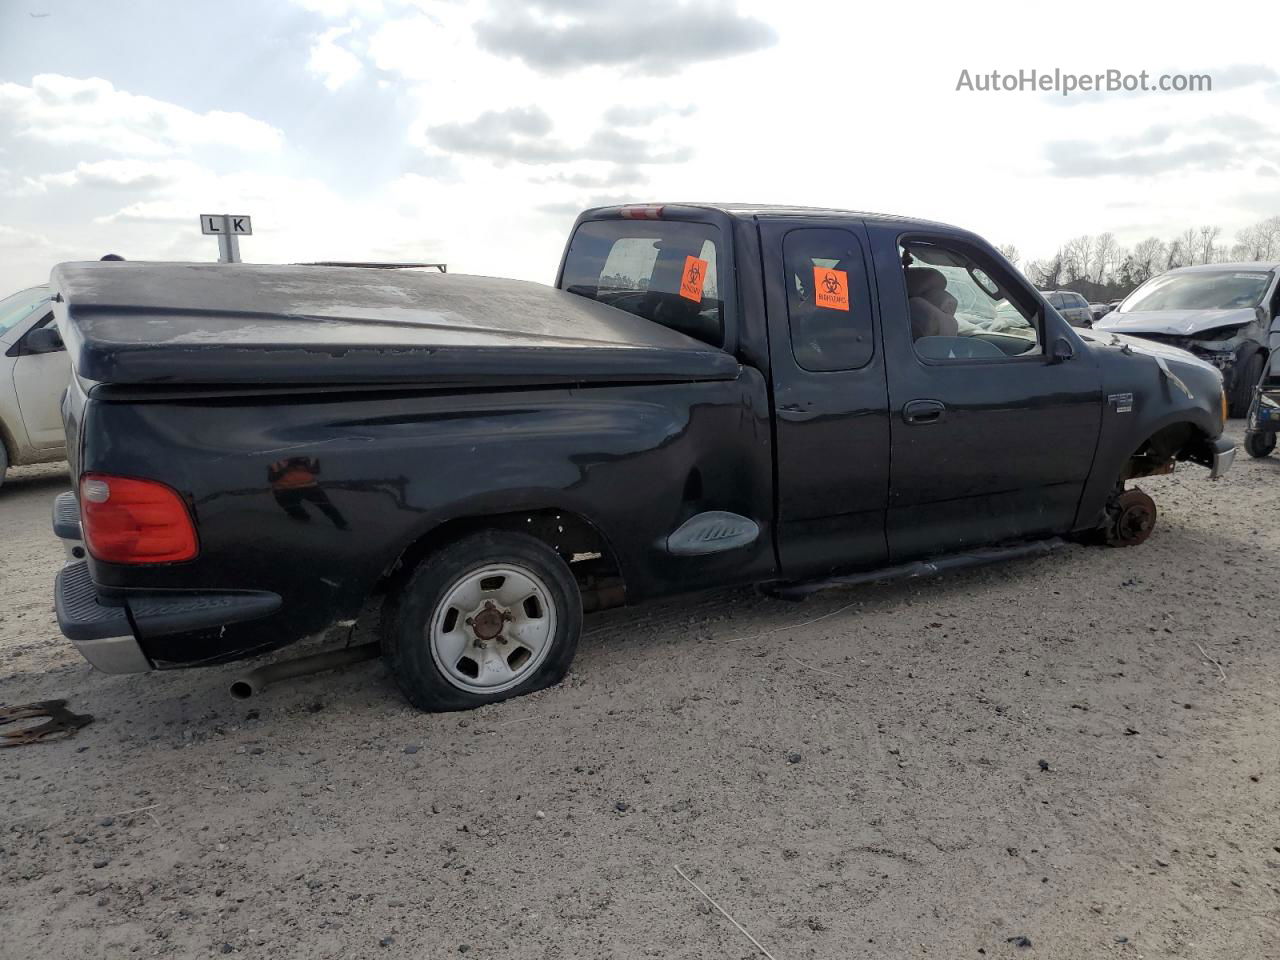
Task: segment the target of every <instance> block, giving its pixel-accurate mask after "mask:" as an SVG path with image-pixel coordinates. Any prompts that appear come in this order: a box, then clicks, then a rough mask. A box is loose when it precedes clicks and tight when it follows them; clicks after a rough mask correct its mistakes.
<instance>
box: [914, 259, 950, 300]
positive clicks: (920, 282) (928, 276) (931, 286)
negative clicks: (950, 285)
mask: <svg viewBox="0 0 1280 960" xmlns="http://www.w3.org/2000/svg"><path fill="white" fill-rule="evenodd" d="M906 273H907V296H909V297H924V298H925V299H926V300H933V299H934V298H935V297H936V295H937V294H938V293H941V292H942V291H943V290H945V289H946V288H947V278H946V277H945V276H943V274H942V271H940V270H934V269H933V268H932V267H907V270H906Z"/></svg>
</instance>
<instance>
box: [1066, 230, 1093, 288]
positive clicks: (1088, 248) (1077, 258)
mask: <svg viewBox="0 0 1280 960" xmlns="http://www.w3.org/2000/svg"><path fill="white" fill-rule="evenodd" d="M1092 266H1093V237H1091V236H1089V234H1087V233H1082V234H1080V236H1078V237H1076V238H1075V239H1074V240H1071V241H1069V242H1068V243H1067V245H1066V246H1065V247H1064V248H1063V270H1064V271H1065V273H1066V277H1067V282H1068V283H1070V282H1071V281H1072V280H1087V279H1089V269H1090V268H1091V267H1092Z"/></svg>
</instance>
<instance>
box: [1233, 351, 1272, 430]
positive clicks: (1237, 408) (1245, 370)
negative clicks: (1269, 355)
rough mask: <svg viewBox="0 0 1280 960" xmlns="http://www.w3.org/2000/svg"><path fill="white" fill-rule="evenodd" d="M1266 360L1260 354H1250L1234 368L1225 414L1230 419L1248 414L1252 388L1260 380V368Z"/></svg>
mask: <svg viewBox="0 0 1280 960" xmlns="http://www.w3.org/2000/svg"><path fill="white" fill-rule="evenodd" d="M1265 362H1266V360H1265V358H1264V357H1263V356H1262V354H1261V353H1256V352H1255V353H1252V354H1250V355H1249V359H1248V360H1246V361H1245V362H1244V364H1242V365H1241V366H1239V367H1236V377H1235V380H1234V381H1233V382H1232V384H1231V395H1230V396H1229V397H1227V412H1228V414H1229V415H1230V416H1232V417H1243V416H1245V415H1246V414H1248V412H1249V404H1251V403H1253V388H1254V387H1256V386H1257V385H1258V381H1259V380H1261V379H1262V368H1263V366H1264V364H1265Z"/></svg>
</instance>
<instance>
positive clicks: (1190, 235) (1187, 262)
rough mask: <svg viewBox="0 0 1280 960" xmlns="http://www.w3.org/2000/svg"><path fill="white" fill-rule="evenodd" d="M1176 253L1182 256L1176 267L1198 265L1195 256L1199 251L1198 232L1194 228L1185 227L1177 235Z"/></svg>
mask: <svg viewBox="0 0 1280 960" xmlns="http://www.w3.org/2000/svg"><path fill="white" fill-rule="evenodd" d="M1178 251H1179V253H1180V254H1181V256H1182V261H1181V262H1180V263H1179V264H1178V266H1180V267H1190V266H1193V265H1194V264H1196V263H1199V262H1200V261H1199V260H1198V259H1197V255H1198V253H1199V251H1200V231H1199V230H1197V229H1196V228H1195V227H1187V229H1185V230H1183V231H1182V233H1180V234H1179V235H1178Z"/></svg>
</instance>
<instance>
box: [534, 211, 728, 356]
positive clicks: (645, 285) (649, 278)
mask: <svg viewBox="0 0 1280 960" xmlns="http://www.w3.org/2000/svg"><path fill="white" fill-rule="evenodd" d="M719 237H720V231H719V230H717V229H716V228H715V227H713V226H711V225H710V224H705V223H682V222H675V221H661V220H589V221H587V222H586V223H584V224H582V225H581V226H579V227H578V229H577V231H576V232H575V233H574V235H573V240H572V241H571V242H570V244H569V253H568V255H567V256H566V257H565V263H564V276H563V278H562V279H561V283H560V285H561V287H562V288H563V289H565V290H568V291H569V292H570V293H576V294H578V295H579V296H582V297H589V298H590V299H592V300H598V301H600V302H601V303H607V304H609V305H610V306H613V307H618V308H619V309H622V310H626V311H627V312H628V313H634V314H636V315H637V316H640V317H644V318H645V319H646V320H652V321H654V322H655V323H660V324H662V325H663V326H664V327H670V328H671V329H672V330H678V331H679V332H680V333H683V334H686V335H688V336H691V337H695V338H696V339H698V340H701V341H703V342H704V343H709V344H711V345H712V346H716V347H719V346H721V345H723V343H724V304H723V302H722V301H721V299H720V289H719V276H718V273H717V268H716V261H717V257H716V250H717V241H718V240H719Z"/></svg>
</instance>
